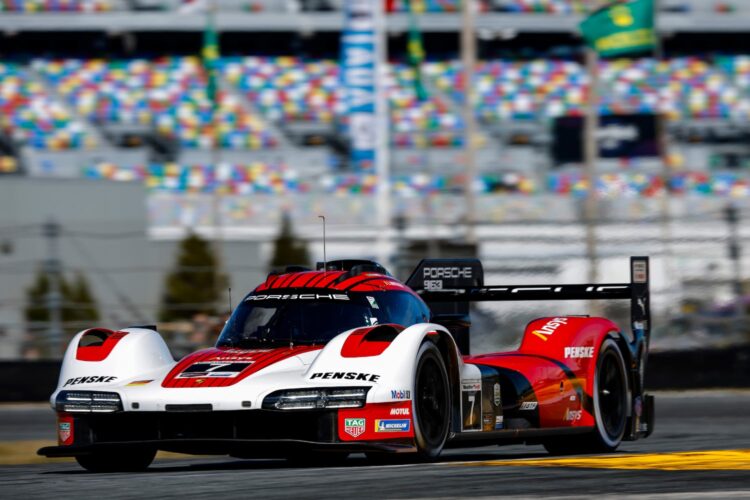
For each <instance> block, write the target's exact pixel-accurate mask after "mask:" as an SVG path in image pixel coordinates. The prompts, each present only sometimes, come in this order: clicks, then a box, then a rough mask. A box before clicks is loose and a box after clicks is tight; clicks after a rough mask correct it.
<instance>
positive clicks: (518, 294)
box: [39, 257, 654, 471]
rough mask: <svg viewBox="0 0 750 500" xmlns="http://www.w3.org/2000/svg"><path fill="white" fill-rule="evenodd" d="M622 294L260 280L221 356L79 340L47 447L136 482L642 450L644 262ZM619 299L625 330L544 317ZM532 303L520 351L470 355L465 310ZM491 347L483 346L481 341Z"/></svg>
mask: <svg viewBox="0 0 750 500" xmlns="http://www.w3.org/2000/svg"><path fill="white" fill-rule="evenodd" d="M630 266H631V269H630V274H631V280H630V282H629V283H616V284H582V285H530V286H485V285H484V282H483V269H482V265H481V263H480V262H479V261H478V260H475V259H437V260H423V261H422V262H421V263H420V264H419V266H418V267H417V268H416V270H415V271H414V272H413V274H412V275H411V277H410V278H409V279H408V280H407V281H406V283H401V282H399V281H398V280H396V279H395V278H393V277H392V276H390V275H389V274H388V272H387V271H386V270H385V269H384V268H383V267H382V266H380V265H378V264H376V263H374V262H371V261H359V260H341V261H332V262H327V263H326V264H325V265H319V266H318V267H319V269H318V270H316V271H311V270H303V269H299V268H295V269H289V270H287V272H285V273H283V274H271V275H269V276H268V278H267V279H266V281H265V282H264V283H262V284H261V285H260V286H258V287H257V288H256V289H255V290H253V291H252V292H251V293H250V294H248V295H247V296H246V297H244V299H243V300H242V301H241V303H240V304H239V306H238V307H237V308H236V310H235V311H234V312H233V313H232V315H231V316H230V318H229V320H228V321H227V323H226V325H225V326H224V329H223V331H222V333H221V335H220V337H219V339H218V342H217V343H216V346H215V347H213V348H210V349H205V350H201V351H198V352H196V353H194V354H190V355H188V356H186V357H185V358H183V359H181V360H179V361H175V360H174V359H173V357H172V356H171V354H170V351H169V349H168V348H167V345H166V344H165V343H164V341H163V339H162V338H161V336H160V335H159V333H157V331H156V328H155V327H144V326H138V327H129V328H124V329H121V330H117V331H112V330H107V329H104V328H92V329H88V330H84V331H82V332H80V333H78V334H77V335H76V336H75V337H74V338H73V339H72V341H71V343H70V345H69V346H68V348H67V351H66V353H65V356H64V360H63V364H62V369H61V373H60V379H59V383H58V387H57V389H56V390H55V392H54V393H53V394H52V397H51V403H52V405H53V407H54V410H55V411H56V412H57V431H58V439H59V445H58V446H52V447H46V448H42V449H41V450H39V454H41V455H45V456H48V457H64V456H72V457H75V458H76V460H77V461H78V463H79V464H80V465H82V466H83V467H84V468H86V469H88V470H90V471H117V470H141V469H145V468H147V467H148V466H149V464H150V463H151V462H152V460H153V458H154V455H155V453H156V452H157V450H166V451H172V452H179V453H189V454H226V455H230V456H232V457H239V458H251V457H286V458H289V459H300V458H307V459H313V460H316V461H319V460H324V459H326V458H329V459H332V458H341V457H345V456H346V455H348V454H349V453H353V452H365V453H367V454H368V456H369V457H372V458H375V459H377V458H378V457H379V458H382V457H384V456H387V455H388V454H393V453H409V454H411V456H412V457H414V458H415V459H431V458H435V457H437V456H438V455H439V454H440V453H441V451H442V450H443V449H444V448H445V447H467V446H486V445H492V444H504V443H528V444H542V445H544V446H545V447H546V448H547V449H548V450H549V451H550V452H552V453H569V452H577V453H580V452H608V451H612V450H614V449H615V448H617V447H618V445H619V444H620V442H621V441H623V440H634V439H638V438H639V437H645V436H648V435H649V434H650V433H651V432H652V430H653V426H654V399H653V397H652V396H649V395H646V394H645V393H644V387H643V381H644V371H645V365H646V356H647V352H648V339H649V327H650V317H649V315H650V314H649V288H648V287H649V285H648V274H649V262H648V258H646V257H633V258H631V261H630ZM597 299H625V300H629V301H630V305H631V325H630V331H628V332H623V331H622V330H621V329H620V327H619V326H617V325H616V324H614V323H613V322H612V321H609V320H607V319H605V318H600V317H589V316H565V315H556V314H555V313H554V309H553V305H554V303H555V301H558V300H597ZM527 300H533V301H544V302H548V303H549V305H550V308H549V309H550V314H549V316H546V317H543V318H539V319H535V320H533V321H531V322H530V323H529V324H528V325H527V326H526V328H525V331H524V333H523V337H522V341H521V344H520V347H519V348H518V349H517V350H515V351H510V352H499V353H492V354H471V353H470V352H469V344H470V342H469V335H470V330H471V321H470V315H469V311H470V309H469V305H470V303H471V302H474V301H527ZM485 333H486V334H487V332H485Z"/></svg>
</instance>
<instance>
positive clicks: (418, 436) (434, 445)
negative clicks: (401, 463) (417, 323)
mask: <svg viewBox="0 0 750 500" xmlns="http://www.w3.org/2000/svg"><path fill="white" fill-rule="evenodd" d="M412 415H413V421H414V440H415V442H416V444H417V455H418V457H419V458H420V459H421V460H432V459H435V458H437V457H438V456H439V455H440V452H441V451H443V446H445V442H446V440H447V439H448V431H449V430H450V420H451V417H450V416H451V398H450V384H449V382H448V372H447V370H446V369H445V362H444V361H443V357H442V356H441V355H440V351H439V350H438V348H437V346H435V344H433V343H432V342H430V341H427V342H424V343H423V344H422V346H421V347H420V348H419V352H418V353H417V366H416V370H415V372H414V399H413V400H412Z"/></svg>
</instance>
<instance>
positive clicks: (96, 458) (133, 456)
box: [76, 449, 156, 472]
mask: <svg viewBox="0 0 750 500" xmlns="http://www.w3.org/2000/svg"><path fill="white" fill-rule="evenodd" d="M155 456H156V450H154V449H134V450H121V451H98V452H94V453H92V454H90V455H81V456H78V457H76V461H77V462H78V464H79V465H80V466H81V467H83V468H84V469H86V470H87V471H89V472H140V471H144V470H146V469H148V466H149V465H151V462H153V461H154V457H155Z"/></svg>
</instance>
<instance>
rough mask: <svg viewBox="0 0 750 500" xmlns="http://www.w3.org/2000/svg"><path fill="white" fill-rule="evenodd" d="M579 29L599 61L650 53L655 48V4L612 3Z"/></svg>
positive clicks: (634, 0) (642, 0)
mask: <svg viewBox="0 0 750 500" xmlns="http://www.w3.org/2000/svg"><path fill="white" fill-rule="evenodd" d="M580 28H581V33H582V34H583V38H584V39H585V40H586V44H587V45H588V46H589V47H591V48H592V49H594V50H595V51H597V52H598V53H599V55H600V56H601V57H617V56H623V55H627V54H632V53H634V52H644V51H647V50H651V49H653V48H654V47H655V46H656V35H655V33H654V0H630V1H628V2H615V3H611V4H609V5H606V6H604V7H602V8H601V9H599V10H597V11H595V12H593V13H592V14H591V15H589V17H587V18H586V19H585V20H584V21H583V22H582V23H581V26H580Z"/></svg>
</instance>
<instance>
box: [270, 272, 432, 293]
mask: <svg viewBox="0 0 750 500" xmlns="http://www.w3.org/2000/svg"><path fill="white" fill-rule="evenodd" d="M348 274H349V273H348V272H346V271H304V272H299V273H288V274H274V275H271V276H269V277H268V279H266V281H265V283H262V284H261V285H259V286H258V288H256V289H255V292H256V293H257V292H268V291H270V290H279V289H283V288H298V289H310V290H313V289H320V288H326V289H329V290H338V291H342V292H384V291H391V290H393V291H402V292H409V293H411V294H414V295H416V294H415V293H414V290H412V289H411V288H409V287H408V286H406V285H404V284H403V283H400V282H399V281H398V280H396V278H393V277H391V276H385V275H383V274H378V273H362V274H358V275H357V276H352V277H347V276H348ZM417 296H418V295H417Z"/></svg>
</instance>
